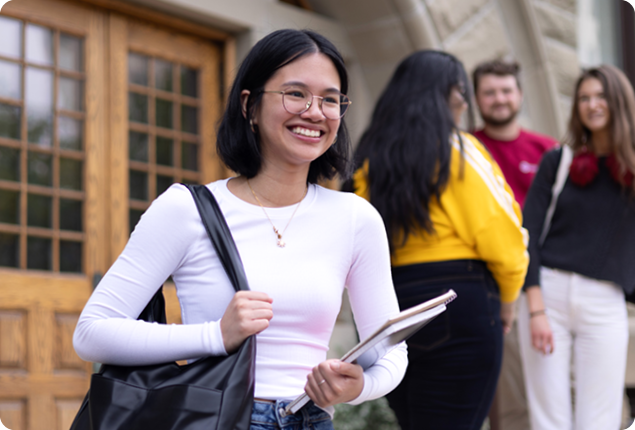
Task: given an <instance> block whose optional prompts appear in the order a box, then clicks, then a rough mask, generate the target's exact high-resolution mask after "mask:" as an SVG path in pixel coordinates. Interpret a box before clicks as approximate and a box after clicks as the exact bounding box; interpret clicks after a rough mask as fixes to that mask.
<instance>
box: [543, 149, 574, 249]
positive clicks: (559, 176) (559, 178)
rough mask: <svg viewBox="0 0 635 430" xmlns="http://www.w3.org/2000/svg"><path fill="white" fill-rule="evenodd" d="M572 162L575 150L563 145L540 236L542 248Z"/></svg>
mask: <svg viewBox="0 0 635 430" xmlns="http://www.w3.org/2000/svg"><path fill="white" fill-rule="evenodd" d="M571 160H573V150H572V149H571V147H569V146H568V145H563V146H562V155H561V156H560V164H559V165H558V172H557V173H556V180H555V181H554V182H553V187H551V202H550V203H549V207H548V208H547V214H546V215H545V222H544V224H543V225H542V233H541V234H540V240H539V241H538V246H542V244H543V243H544V242H545V239H546V238H547V233H549V228H550V227H551V218H553V213H554V212H555V210H556V203H557V202H558V196H559V195H560V193H561V192H562V188H564V183H565V182H566V181H567V176H569V166H571Z"/></svg>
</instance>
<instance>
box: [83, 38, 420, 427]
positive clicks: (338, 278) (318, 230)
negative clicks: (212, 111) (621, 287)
mask: <svg viewBox="0 0 635 430" xmlns="http://www.w3.org/2000/svg"><path fill="white" fill-rule="evenodd" d="M347 91H348V77H347V74H346V70H345V68H344V63H343V60H342V57H341V55H340V54H339V53H338V52H337V50H336V48H335V47H334V46H333V44H332V43H331V42H329V41H328V40H326V39H325V38H324V37H322V36H320V35H319V34H316V33H313V32H310V31H296V30H281V31H278V32H275V33H272V34H270V35H269V36H267V37H265V38H264V39H263V40H261V41H260V42H258V43H257V44H256V45H255V46H254V48H253V49H252V50H251V52H250V53H249V54H248V55H247V57H246V58H245V60H244V62H243V64H242V65H241V67H240V69H239V71H238V73H237V76H236V79H235V81H234V84H233V86H232V88H231V91H230V94H229V98H228V102H227V109H226V111H225V113H224V116H223V119H222V121H221V124H220V127H219V131H218V136H217V148H218V153H219V155H220V157H221V159H222V160H223V161H224V162H225V164H227V166H228V167H229V168H230V169H231V170H233V171H234V172H237V174H238V176H236V177H234V178H230V179H226V180H221V181H217V182H213V183H210V184H208V185H207V187H208V188H209V190H210V191H211V192H212V193H213V194H214V196H215V197H216V200H217V201H218V204H219V206H220V208H221V210H222V212H223V214H224V216H225V218H226V220H227V224H228V225H229V228H230V230H231V233H232V235H233V237H234V240H235V242H236V246H237V248H238V251H239V253H240V256H241V259H242V262H243V264H244V268H245V273H246V276H247V280H248V281H249V285H250V291H241V292H238V293H236V294H234V290H233V287H232V286H231V284H230V283H229V280H228V279H227V276H226V275H225V273H224V271H223V269H222V266H221V264H220V262H219V260H218V256H217V255H216V253H215V251H214V249H213V248H212V245H211V243H210V242H209V240H208V239H207V236H206V233H205V230H204V228H203V225H202V223H201V220H200V218H199V215H198V212H197V209H196V206H195V204H194V201H193V200H192V198H191V195H190V193H189V191H188V190H187V189H186V188H185V187H183V186H182V185H173V186H172V187H170V188H169V189H168V190H167V191H166V192H165V193H163V194H162V195H161V196H160V197H158V198H157V199H156V200H155V201H154V202H153V203H152V205H151V206H150V208H148V210H147V211H146V213H145V214H144V215H143V216H142V217H141V220H140V221H139V223H138V224H137V226H136V228H135V231H134V232H133V234H132V236H131V237H130V240H129V242H128V245H127V246H126V248H125V250H124V252H123V254H122V255H121V256H120V257H119V258H118V259H117V261H116V262H115V263H114V265H113V267H112V268H111V269H110V270H109V272H108V273H107V274H106V275H105V276H104V278H103V280H102V281H101V283H100V284H99V286H98V287H97V289H96V290H95V292H94V294H93V296H92V297H91V299H90V301H89V302H88V304H87V305H86V308H85V310H84V312H83V313H82V316H81V318H80V320H79V323H78V325H77V330H76V332H75V338H74V341H75V348H76V350H77V351H78V354H79V355H80V356H82V357H83V358H85V359H87V360H91V361H97V362H101V363H110V364H124V365H144V364H156V363H161V362H165V361H171V360H183V359H194V358H197V357H202V356H208V355H225V354H228V353H230V354H231V353H232V352H234V351H235V350H236V349H237V348H238V347H239V345H240V344H242V342H243V341H244V340H245V339H246V338H247V337H248V336H251V335H255V336H256V339H257V344H258V351H257V356H256V365H255V391H254V396H255V399H254V405H253V414H252V423H251V429H253V430H256V429H258V430H267V429H283V430H284V429H290V428H293V429H308V428H311V429H317V430H327V429H332V428H333V425H332V422H331V416H332V414H333V410H334V409H333V405H335V404H337V403H342V402H350V403H353V404H357V403H361V402H363V401H365V400H370V399H375V398H378V397H381V396H383V395H385V394H386V393H387V392H389V391H390V390H392V389H393V388H394V387H395V386H396V385H397V384H398V383H399V381H400V380H401V378H402V377H403V374H404V372H405V368H406V365H407V356H406V348H405V345H401V346H399V347H398V348H396V349H393V350H392V351H390V352H389V353H387V354H386V355H385V356H384V357H382V358H380V359H379V360H378V361H377V363H375V364H374V365H373V366H371V367H369V368H367V369H365V370H363V369H362V368H361V367H360V366H358V365H356V364H350V363H343V362H340V361H339V360H326V352H327V350H328V344H329V339H330V336H331V333H332V331H333V327H334V324H335V320H336V318H337V315H338V313H339V310H340V305H341V298H342V293H343V290H344V288H347V289H348V295H349V298H350V302H351V305H352V308H353V310H354V315H355V323H356V327H357V329H358V331H359V336H360V338H362V339H363V338H366V337H367V336H369V335H370V334H371V333H372V332H373V331H374V330H376V329H377V327H378V326H379V325H381V324H382V323H383V322H384V321H386V320H387V319H388V318H389V317H390V316H392V315H394V314H396V313H397V312H398V311H399V309H398V304H397V300H396V297H395V293H394V290H393V286H392V280H391V275H390V259H389V251H388V241H387V238H386V233H385V231H384V228H383V224H382V221H381V217H380V216H379V214H378V213H377V212H376V211H375V210H374V209H373V208H372V206H371V205H370V204H368V203H367V202H366V201H365V200H363V199H361V198H359V197H357V196H355V195H353V194H349V193H339V192H336V191H331V190H327V189H325V188H322V187H320V186H318V185H317V181H319V180H321V179H330V178H332V177H333V176H334V175H336V174H339V175H341V176H342V177H344V178H346V177H347V175H348V173H349V152H350V140H349V137H348V133H347V130H346V126H345V123H344V119H343V116H344V114H345V113H346V111H347V108H348V106H349V105H350V100H349V99H348V97H347V96H346V92H347ZM272 227H273V231H272ZM272 233H273V234H272ZM170 275H171V276H172V279H173V280H174V282H175V284H176V290H177V293H178V296H179V299H180V303H181V308H182V316H183V322H184V325H183V326H162V325H158V324H148V323H146V322H144V321H137V320H136V319H135V318H136V317H137V315H139V312H140V311H141V310H142V309H143V308H144V307H145V306H146V304H147V303H148V301H149V300H150V298H151V297H152V296H153V295H154V294H155V292H156V291H157V289H158V288H159V287H160V286H161V284H162V282H163V280H165V278H167V277H168V276H170ZM115 333H119V334H118V335H115ZM104 339H108V340H107V341H106V344H105V343H104ZM303 391H306V393H307V394H308V395H309V397H310V398H311V399H312V400H313V403H310V404H309V405H307V406H305V407H304V408H303V409H302V410H300V411H299V412H298V413H296V414H294V415H289V416H284V417H283V416H281V414H279V412H278V411H279V410H280V408H281V407H284V406H285V405H286V404H287V403H288V402H289V401H291V400H293V399H294V398H296V397H297V396H299V395H300V394H302V392H303Z"/></svg>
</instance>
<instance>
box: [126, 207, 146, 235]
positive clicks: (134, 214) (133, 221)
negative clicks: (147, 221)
mask: <svg viewBox="0 0 635 430" xmlns="http://www.w3.org/2000/svg"><path fill="white" fill-rule="evenodd" d="M141 215H143V211H138V210H136V209H130V213H129V215H128V226H129V227H130V233H132V231H133V230H134V228H135V226H136V225H137V223H138V222H139V220H140V219H141Z"/></svg>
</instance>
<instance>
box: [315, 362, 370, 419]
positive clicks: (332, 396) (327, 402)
mask: <svg viewBox="0 0 635 430" xmlns="http://www.w3.org/2000/svg"><path fill="white" fill-rule="evenodd" d="M363 388H364V370H363V369H362V367H361V366H359V365H357V364H351V363H345V362H343V361H340V360H333V359H331V360H326V361H323V362H322V363H320V364H318V365H317V366H315V367H314V368H313V371H312V372H311V373H309V374H308V375H307V383H306V385H305V386H304V391H306V393H307V394H308V395H309V397H310V398H311V400H313V403H315V404H316V405H318V406H319V407H321V408H325V407H327V406H333V405H336V404H338V403H344V402H349V401H351V400H353V399H356V398H357V397H359V395H360V394H361V392H362V389H363Z"/></svg>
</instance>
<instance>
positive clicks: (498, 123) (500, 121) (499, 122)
mask: <svg viewBox="0 0 635 430" xmlns="http://www.w3.org/2000/svg"><path fill="white" fill-rule="evenodd" d="M510 111H511V113H510V114H509V115H507V116H506V117H504V118H495V117H493V116H490V115H486V114H484V113H483V112H481V118H483V122H484V123H485V124H487V125H490V126H493V127H504V126H506V125H509V124H511V122H512V121H514V120H515V119H516V116H517V115H518V111H517V110H514V109H511V108H510Z"/></svg>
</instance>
